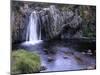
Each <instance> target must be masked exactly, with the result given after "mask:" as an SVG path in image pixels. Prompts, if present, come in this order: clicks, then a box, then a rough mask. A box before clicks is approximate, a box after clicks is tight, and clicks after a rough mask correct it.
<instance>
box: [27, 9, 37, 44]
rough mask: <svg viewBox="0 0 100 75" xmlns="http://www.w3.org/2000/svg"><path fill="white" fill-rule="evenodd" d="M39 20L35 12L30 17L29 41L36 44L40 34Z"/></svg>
mask: <svg viewBox="0 0 100 75" xmlns="http://www.w3.org/2000/svg"><path fill="white" fill-rule="evenodd" d="M37 20H38V16H37V13H36V12H35V11H34V12H32V13H31V15H30V21H29V27H30V29H29V31H30V33H29V41H32V42H35V41H37V40H38V34H37V27H38V26H37Z"/></svg>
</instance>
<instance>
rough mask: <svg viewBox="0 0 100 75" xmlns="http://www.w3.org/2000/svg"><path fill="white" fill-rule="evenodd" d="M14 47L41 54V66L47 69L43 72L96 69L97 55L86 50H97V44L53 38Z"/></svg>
mask: <svg viewBox="0 0 100 75" xmlns="http://www.w3.org/2000/svg"><path fill="white" fill-rule="evenodd" d="M13 47H14V48H17V49H18V48H22V49H25V50H28V51H30V52H37V53H38V54H39V55H40V59H41V66H44V67H45V69H44V70H42V71H41V72H51V71H65V70H66V71H69V70H84V69H94V68H93V67H96V66H95V65H96V58H95V55H90V54H88V53H86V51H88V50H89V49H90V50H95V44H94V43H91V42H86V41H85V42H84V41H79V40H52V41H42V42H41V43H38V44H35V45H32V44H28V43H27V44H18V45H15V46H13Z"/></svg>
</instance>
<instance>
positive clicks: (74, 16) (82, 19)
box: [11, 1, 96, 43]
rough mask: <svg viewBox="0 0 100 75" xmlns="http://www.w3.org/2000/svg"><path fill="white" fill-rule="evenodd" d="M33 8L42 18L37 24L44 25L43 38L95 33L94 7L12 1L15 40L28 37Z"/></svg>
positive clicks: (18, 40)
mask: <svg viewBox="0 0 100 75" xmlns="http://www.w3.org/2000/svg"><path fill="white" fill-rule="evenodd" d="M33 11H36V12H37V15H38V18H39V19H38V26H39V28H41V39H42V40H49V39H53V38H55V37H58V38H60V39H66V38H81V37H85V36H86V37H88V32H89V35H91V36H92V33H93V36H94V37H95V31H96V23H95V15H96V14H95V7H92V6H79V5H60V6H58V5H57V4H55V5H54V4H48V3H47V4H43V3H31V2H14V1H13V3H12V13H11V28H12V42H13V43H17V42H23V41H26V40H27V39H26V36H27V35H26V33H27V27H28V23H29V16H30V14H31V13H32V12H33ZM88 13H91V14H88ZM89 29H90V30H89ZM88 30H89V31H88ZM91 36H90V37H91Z"/></svg>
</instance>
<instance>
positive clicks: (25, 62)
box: [11, 49, 41, 74]
mask: <svg viewBox="0 0 100 75" xmlns="http://www.w3.org/2000/svg"><path fill="white" fill-rule="evenodd" d="M40 65H41V63H40V57H39V56H38V54H36V53H31V52H28V51H25V50H22V49H20V50H17V51H13V52H12V66H11V70H12V73H14V74H19V73H21V74H23V73H35V72H39V71H40Z"/></svg>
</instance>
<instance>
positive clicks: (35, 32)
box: [25, 11, 42, 44]
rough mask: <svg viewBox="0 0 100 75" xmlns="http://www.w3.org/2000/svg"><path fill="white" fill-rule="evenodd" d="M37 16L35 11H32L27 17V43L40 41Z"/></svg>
mask: <svg viewBox="0 0 100 75" xmlns="http://www.w3.org/2000/svg"><path fill="white" fill-rule="evenodd" d="M38 20H39V16H38V13H37V12H36V11H33V12H32V13H31V15H30V17H29V24H28V26H27V33H26V40H27V41H26V42H25V43H28V44H36V43H39V42H41V41H42V40H41V30H40V28H38V27H39V23H38V22H39V21H38Z"/></svg>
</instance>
